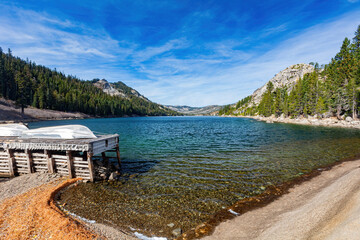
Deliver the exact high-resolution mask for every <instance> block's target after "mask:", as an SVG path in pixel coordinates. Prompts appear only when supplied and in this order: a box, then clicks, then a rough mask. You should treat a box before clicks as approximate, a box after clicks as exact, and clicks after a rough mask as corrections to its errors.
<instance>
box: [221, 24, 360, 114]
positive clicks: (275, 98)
mask: <svg viewBox="0 0 360 240" xmlns="http://www.w3.org/2000/svg"><path fill="white" fill-rule="evenodd" d="M313 65H314V71H313V72H312V73H308V74H306V75H305V76H304V77H303V78H300V79H299V80H298V81H297V82H296V83H295V85H294V86H293V87H292V89H291V91H289V89H288V88H287V87H281V88H274V86H273V84H272V82H270V81H269V82H268V84H267V88H266V92H265V93H263V95H262V98H261V101H260V103H259V104H253V102H252V96H248V97H246V98H244V99H242V100H240V101H239V102H238V103H237V104H236V106H235V105H227V106H225V107H224V108H222V109H221V110H220V112H219V114H220V115H262V116H265V117H267V116H270V115H275V116H277V117H278V116H280V115H282V114H283V116H284V117H297V116H300V115H302V116H307V115H312V116H314V115H317V116H318V117H331V116H336V117H338V118H339V119H340V118H343V117H344V116H351V117H352V118H354V119H355V118H357V117H358V113H359V107H360V94H359V93H360V25H359V27H358V29H357V31H356V32H355V36H354V38H353V39H352V40H350V39H348V38H345V40H344V41H343V44H342V46H341V48H340V51H339V53H338V54H336V56H335V57H334V58H333V59H331V61H330V63H329V64H327V65H325V66H324V67H322V68H320V67H319V65H318V64H313Z"/></svg>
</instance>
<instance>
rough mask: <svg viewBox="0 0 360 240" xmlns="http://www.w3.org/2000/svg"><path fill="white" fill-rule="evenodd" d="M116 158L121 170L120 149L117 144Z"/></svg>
mask: <svg viewBox="0 0 360 240" xmlns="http://www.w3.org/2000/svg"><path fill="white" fill-rule="evenodd" d="M116 158H117V161H118V164H119V168H120V169H121V158H120V149H119V144H116Z"/></svg>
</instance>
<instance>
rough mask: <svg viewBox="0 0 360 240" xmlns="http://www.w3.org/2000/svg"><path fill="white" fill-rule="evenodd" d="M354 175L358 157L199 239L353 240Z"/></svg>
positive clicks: (357, 192)
mask: <svg viewBox="0 0 360 240" xmlns="http://www.w3.org/2000/svg"><path fill="white" fill-rule="evenodd" d="M359 175H360V159H357V160H352V161H341V162H337V163H336V164H334V165H333V166H331V167H329V169H324V170H322V171H321V173H319V174H316V175H314V176H309V177H310V179H304V181H302V182H301V183H300V184H299V183H295V184H293V186H291V187H290V188H288V189H287V191H286V192H284V194H281V195H280V196H278V197H276V199H275V200H274V201H271V202H270V203H268V204H265V205H264V206H259V207H256V208H254V209H252V210H250V211H247V212H245V213H242V214H241V215H239V216H235V217H233V218H232V219H229V220H227V221H223V222H221V223H220V224H219V225H217V226H216V227H215V229H214V232H212V233H211V235H209V236H206V237H204V238H203V239H204V240H213V239H214V240H215V239H233V237H234V236H236V239H356V238H355V236H359V235H360V228H359V227H360V214H359V213H360V198H359V196H360V178H359V177H358V176H359ZM305 178H306V177H305ZM294 226H296V227H295V228H294ZM220 236H221V237H220ZM183 239H184V238H183Z"/></svg>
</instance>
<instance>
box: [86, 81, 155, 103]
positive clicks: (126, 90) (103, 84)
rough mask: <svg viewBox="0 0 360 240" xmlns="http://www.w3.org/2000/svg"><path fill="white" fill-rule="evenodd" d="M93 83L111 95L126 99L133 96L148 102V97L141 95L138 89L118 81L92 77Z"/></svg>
mask: <svg viewBox="0 0 360 240" xmlns="http://www.w3.org/2000/svg"><path fill="white" fill-rule="evenodd" d="M93 84H94V86H95V87H97V88H100V89H102V90H103V92H104V93H107V94H109V95H111V96H120V97H123V98H127V99H129V98H130V97H131V96H134V97H139V98H142V99H144V100H146V101H148V102H149V99H147V98H146V97H144V96H143V95H141V94H140V93H139V92H138V91H136V90H135V89H133V88H131V87H129V86H127V85H126V84H124V83H123V82H120V81H119V82H116V83H109V82H108V81H107V80H106V79H101V80H99V79H94V80H93Z"/></svg>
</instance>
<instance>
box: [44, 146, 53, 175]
mask: <svg viewBox="0 0 360 240" xmlns="http://www.w3.org/2000/svg"><path fill="white" fill-rule="evenodd" d="M44 154H45V155H46V158H47V163H48V172H49V173H55V160H54V158H52V157H51V153H50V151H49V150H45V151H44Z"/></svg>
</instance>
